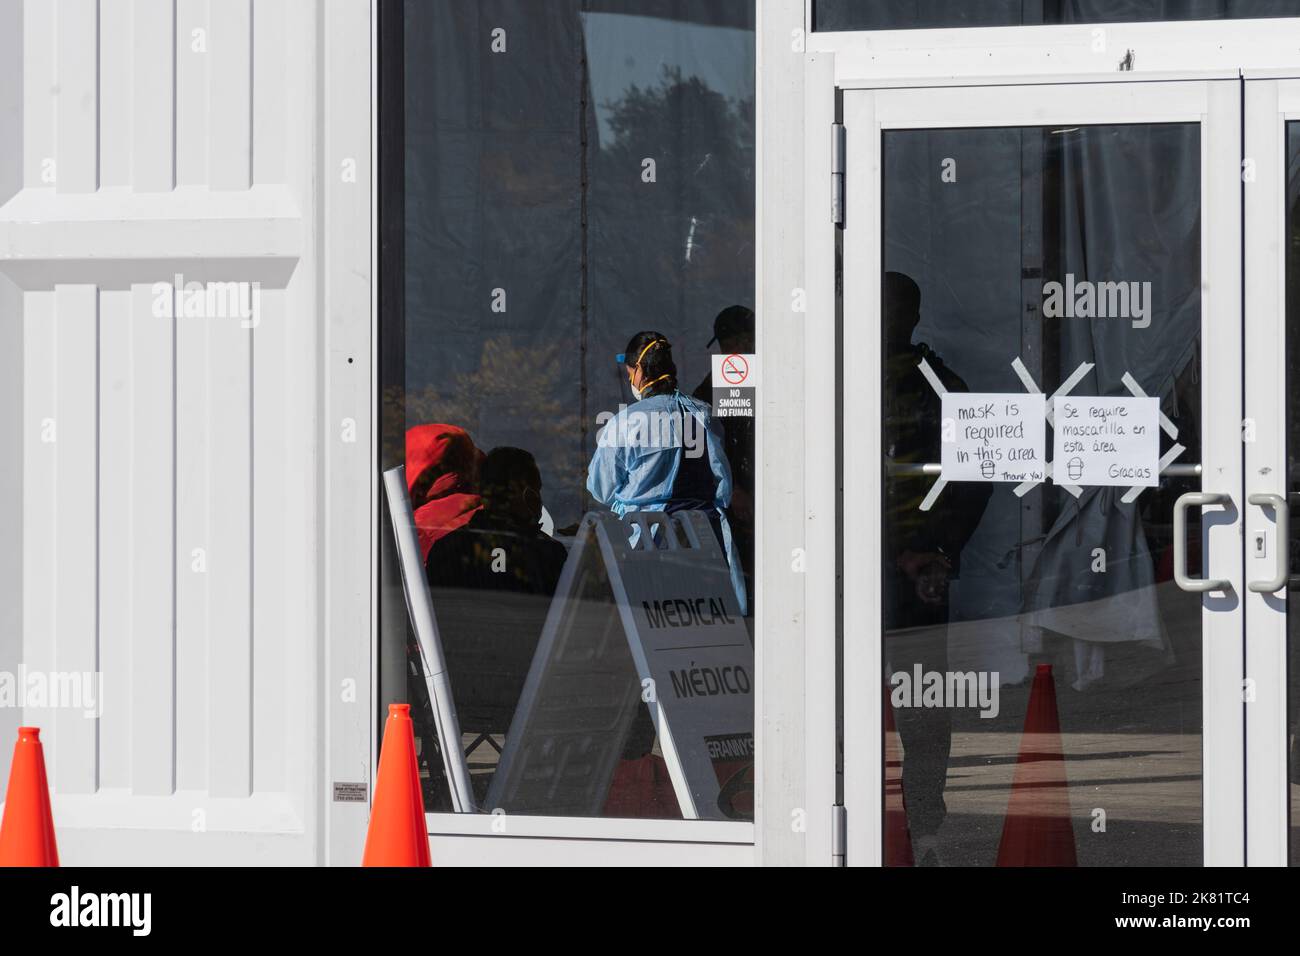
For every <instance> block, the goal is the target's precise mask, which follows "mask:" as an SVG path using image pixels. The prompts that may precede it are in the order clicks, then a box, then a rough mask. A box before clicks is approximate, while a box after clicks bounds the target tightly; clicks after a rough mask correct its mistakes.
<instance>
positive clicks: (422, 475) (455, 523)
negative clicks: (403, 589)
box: [406, 425, 484, 558]
mask: <svg viewBox="0 0 1300 956" xmlns="http://www.w3.org/2000/svg"><path fill="white" fill-rule="evenodd" d="M483 458H484V455H483V453H482V452H481V451H479V450H478V448H477V447H475V445H474V441H473V440H472V439H471V438H470V437H469V433H468V432H466V431H465V430H464V429H463V428H457V427H456V426H455V425H416V426H415V427H414V428H410V429H407V432H406V489H407V491H409V492H410V494H411V508H412V510H414V512H415V527H416V530H417V531H418V532H419V535H420V550H421V552H422V553H423V557H425V558H427V557H428V556H429V549H430V548H431V547H433V543H434V542H435V541H437V540H438V539H439V538H441V537H443V536H444V535H447V534H450V533H451V532H452V531H455V530H456V529H457V528H459V527H461V526H462V525H463V524H465V523H466V522H467V521H469V519H470V518H471V517H473V515H474V512H476V511H478V509H479V508H480V507H482V504H483V502H482V500H481V499H480V498H479V496H478V472H479V466H480V465H481V464H482V462H483Z"/></svg>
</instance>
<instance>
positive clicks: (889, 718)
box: [884, 684, 916, 866]
mask: <svg viewBox="0 0 1300 956" xmlns="http://www.w3.org/2000/svg"><path fill="white" fill-rule="evenodd" d="M884 704H885V707H884V711H885V716H884V726H885V852H884V858H885V866H916V860H915V859H914V858H913V856H912V831H911V830H910V829H909V828H908V826H907V799H906V798H905V797H904V795H903V747H902V741H900V740H899V737H898V729H897V728H896V727H895V726H894V706H893V704H891V703H890V701H889V684H885V700H884Z"/></svg>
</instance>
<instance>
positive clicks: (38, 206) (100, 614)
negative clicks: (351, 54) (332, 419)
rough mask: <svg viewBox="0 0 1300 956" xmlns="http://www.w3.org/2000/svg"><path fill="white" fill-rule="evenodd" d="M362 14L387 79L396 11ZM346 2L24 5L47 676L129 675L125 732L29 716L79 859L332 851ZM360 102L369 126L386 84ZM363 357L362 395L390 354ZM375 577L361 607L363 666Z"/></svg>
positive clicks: (364, 525)
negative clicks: (328, 212) (328, 95)
mask: <svg viewBox="0 0 1300 956" xmlns="http://www.w3.org/2000/svg"><path fill="white" fill-rule="evenodd" d="M338 7H339V8H348V10H349V11H350V12H349V17H350V20H349V22H350V24H351V26H350V29H353V30H356V29H360V31H361V33H360V40H361V44H360V47H361V49H360V51H359V52H360V53H361V55H362V56H363V60H362V62H360V63H358V64H356V65H357V66H358V68H359V69H360V70H361V71H362V72H363V73H365V74H366V75H368V70H369V66H368V62H366V60H365V56H364V45H365V39H366V37H368V32H369V31H368V17H369V4H368V2H365V0H346V2H344V0H340V3H339V4H338ZM321 9H322V6H321V5H320V4H318V3H315V2H312V0H257V2H256V3H254V2H251V0H220V2H219V3H217V2H212V3H209V2H207V0H27V2H25V3H22V5H21V7H20V6H19V4H18V3H17V2H16V0H0V33H4V32H5V31H9V30H12V32H13V35H14V36H20V37H21V54H22V55H21V57H20V58H19V59H20V61H21V62H18V63H14V64H12V65H10V66H8V67H7V68H9V69H11V71H12V72H13V73H14V74H15V76H21V78H22V82H21V93H20V107H21V108H20V109H17V110H11V111H10V115H11V116H12V119H13V124H14V128H15V129H21V136H18V135H13V136H12V140H13V141H19V140H20V141H21V143H22V176H21V181H19V179H18V177H17V175H15V176H14V177H13V182H12V183H8V182H0V283H3V286H4V289H3V290H0V291H4V293H5V294H4V295H0V305H3V304H5V303H11V304H12V305H11V306H10V309H9V311H10V312H12V313H20V315H19V314H15V315H13V319H14V320H15V321H16V322H18V323H19V324H18V325H17V326H16V327H15V329H14V330H13V334H11V335H10V334H6V335H5V336H4V337H3V338H2V339H0V341H3V342H13V343H15V344H21V349H22V351H21V369H22V374H21V384H20V386H19V385H16V386H15V387H20V388H21V397H22V401H21V421H20V422H18V419H17V417H16V418H15V421H16V422H18V424H20V426H21V446H22V473H21V483H19V481H17V480H15V481H14V482H13V483H12V485H13V487H14V488H15V489H17V488H19V487H20V488H21V492H20V493H21V516H22V522H21V535H22V538H21V591H22V595H21V601H17V600H16V601H15V602H14V604H15V605H17V606H20V607H21V622H22V625H21V626H22V641H21V660H22V663H23V664H24V665H25V666H27V667H28V668H29V669H34V670H44V671H48V672H54V671H58V670H65V671H74V670H75V671H91V672H94V671H96V670H98V672H99V673H100V674H101V675H102V679H103V682H104V705H103V708H104V709H103V713H102V714H101V715H100V717H99V718H98V719H87V718H86V717H85V716H84V715H83V714H82V713H81V711H80V710H78V711H76V712H73V711H71V710H68V709H66V708H62V709H45V710H42V709H39V708H28V709H26V710H24V712H23V713H22V717H23V719H24V720H26V721H30V722H32V723H35V724H37V725H39V726H41V727H42V731H43V732H42V737H43V739H44V740H45V742H46V753H47V760H48V762H49V766H50V770H51V780H52V784H53V790H54V807H55V817H56V824H57V825H58V829H59V840H60V849H61V851H62V856H63V858H64V860H65V861H66V862H68V863H71V864H76V863H123V862H142V863H148V862H164V861H171V862H175V861H178V860H179V861H184V862H192V863H201V862H259V861H260V862H282V863H293V862H311V861H314V860H317V859H319V858H320V857H321V856H322V855H323V850H322V849H320V847H319V846H318V837H319V835H320V833H321V832H322V831H321V830H320V828H319V824H318V822H317V821H318V820H319V817H320V814H321V812H322V806H321V800H322V797H323V794H324V787H323V786H322V785H321V782H320V779H323V777H324V772H323V770H322V751H323V748H324V743H323V742H322V739H321V738H322V734H323V733H324V730H323V728H322V720H323V718H322V714H321V697H320V696H319V691H318V684H319V681H320V676H321V675H322V673H324V667H325V662H324V649H323V641H322V640H321V638H320V634H321V630H322V628H321V620H320V614H321V611H320V605H319V601H320V592H319V587H318V581H319V579H320V576H321V575H322V574H323V571H322V561H323V558H322V549H323V547H324V546H325V545H324V542H325V541H326V537H327V536H326V534H325V533H324V532H323V531H322V530H321V528H320V517H321V509H320V501H319V498H318V489H319V487H320V486H321V482H322V478H321V476H320V474H319V469H320V468H321V467H322V466H323V462H324V461H325V457H324V456H323V455H322V453H321V449H320V444H321V425H320V420H321V416H320V414H319V413H318V404H319V402H320V401H321V398H322V386H321V369H320V356H321V352H322V348H321V346H320V333H319V331H318V325H319V323H320V321H321V320H320V318H319V316H320V314H321V311H322V309H321V295H322V286H319V285H318V280H317V276H318V272H317V268H316V263H315V250H316V248H317V243H316V242H315V240H314V238H313V237H314V235H315V231H316V229H317V227H318V222H317V215H316V209H317V201H316V198H315V197H316V194H317V189H318V185H317V175H316V166H317V163H318V161H319V149H318V138H317V137H318V136H320V135H321V127H320V125H319V122H318V119H317V111H318V102H319V100H318V95H319V94H318V89H317V85H318V82H319V77H318V73H317V60H318V51H317V47H316V38H317V37H318V35H319V34H318V29H317V18H318V16H320V15H321V12H320V11H321ZM196 31H197V32H196ZM17 45H18V44H15V46H17ZM355 101H356V105H360V104H364V105H365V107H366V110H367V112H368V87H366V86H365V85H364V84H363V88H362V89H361V90H360V91H359V95H358V96H357V97H356V98H355ZM4 106H5V103H4V101H3V98H0V132H3V131H5V130H7V129H9V127H6V126H4V122H5V119H4V117H5V114H4V112H3V107H4ZM349 121H350V122H353V123H356V122H358V117H357V116H356V115H355V114H354V115H353V116H352V117H350V120H349ZM359 122H360V125H359V126H357V127H355V129H356V131H357V133H358V135H356V136H354V139H355V140H356V143H355V145H354V146H353V150H354V151H355V152H357V154H358V155H360V156H362V157H363V158H364V153H365V150H366V146H365V137H366V133H367V129H368V116H367V115H365V114H362V115H361V116H360V118H359ZM46 160H49V161H50V163H47V162H46ZM331 162H335V161H334V160H331ZM335 165H337V163H336V162H335ZM14 171H15V174H16V172H17V169H16V167H15V170H14ZM51 171H53V172H54V173H56V174H57V178H55V177H53V176H51V175H49V173H50V172H51ZM254 183H256V185H254ZM352 188H353V189H354V191H355V192H356V193H357V197H358V201H359V205H355V206H349V207H348V209H349V212H350V213H351V214H353V216H354V219H355V221H357V222H360V223H361V224H362V226H361V228H360V229H359V230H358V228H357V227H356V225H355V224H353V225H351V226H349V227H348V228H347V231H348V233H349V234H350V235H354V236H357V237H358V238H359V240H360V242H359V243H358V244H357V247H356V248H357V251H358V252H361V253H364V258H363V259H362V260H361V261H360V262H359V263H355V264H348V266H347V269H348V272H349V275H350V276H351V277H352V280H351V281H352V282H354V283H355V284H356V290H357V296H356V297H355V299H356V301H355V302H352V303H351V304H350V305H349V307H348V308H349V313H348V314H349V316H350V321H352V322H353V323H356V327H357V328H358V329H359V330H360V333H359V334H358V336H357V341H358V343H368V336H369V327H370V326H369V315H368V311H367V310H368V301H369V279H368V275H369V243H368V230H367V229H366V228H365V224H368V222H369V186H368V180H364V181H362V182H361V183H358V184H355V185H354V186H353V187H352ZM340 222H341V223H344V225H347V224H348V223H353V222H354V220H344V219H342V218H341V219H340ZM177 277H179V280H177ZM175 281H179V282H180V284H181V285H182V286H183V287H184V286H186V285H189V284H193V283H199V284H200V285H199V286H198V289H199V291H200V293H201V294H200V296H199V297H198V299H196V300H194V302H195V303H196V307H195V308H193V309H187V308H186V305H187V304H188V301H187V299H186V298H185V296H182V297H181V302H180V304H181V309H180V311H179V312H178V313H176V314H175V315H174V316H173V315H172V314H170V312H169V311H168V310H167V309H166V308H162V309H161V310H160V308H159V304H160V302H161V303H162V305H163V306H166V305H168V304H171V303H169V302H168V300H169V298H170V295H168V294H164V295H163V296H162V297H161V299H160V296H159V286H160V284H161V288H162V289H164V290H166V289H167V288H168V287H170V286H171V285H172V284H173V283H174V282H175ZM225 283H249V284H253V283H256V284H257V289H258V293H259V296H260V298H259V303H260V310H259V312H258V313H257V314H256V315H255V316H247V315H244V314H242V313H240V312H239V311H237V310H236V311H233V312H232V311H231V310H230V309H231V307H232V306H236V305H239V304H240V303H241V301H251V298H252V297H251V294H250V295H249V297H248V299H246V300H241V299H240V298H239V297H238V296H237V297H236V298H235V299H234V300H233V301H231V300H229V299H225V300H223V299H221V298H220V297H218V296H209V295H207V294H206V293H207V291H208V289H207V287H206V286H205V285H204V284H225ZM192 288H193V286H191V289H192ZM252 288H253V287H252V285H249V286H248V287H247V289H248V291H249V293H251V291H252ZM235 291H236V292H237V293H239V292H242V291H243V289H242V288H240V287H238V286H237V287H235ZM223 303H224V307H225V311H223V308H222V306H223ZM358 305H359V309H358V308H357V306H358ZM214 307H215V309H214ZM9 319H10V315H8V314H6V315H3V316H0V321H9ZM246 326H247V327H246ZM355 355H356V358H357V372H358V373H362V370H363V369H368V368H369V361H368V351H366V349H365V347H363V348H362V349H361V350H359V351H355ZM358 384H361V382H360V381H359V382H358ZM354 395H355V397H354V398H353V399H352V400H351V404H352V405H354V406H355V409H354V414H355V415H356V417H357V419H358V420H359V421H360V422H362V423H364V422H366V421H367V420H368V416H369V406H368V397H367V394H366V392H365V391H364V389H363V390H361V391H357V392H355V393H354ZM10 431H13V432H14V435H13V439H14V440H15V441H17V440H18V432H17V430H16V429H11V430H10ZM5 434H7V433H6V432H5V431H4V430H3V429H0V438H3V437H4V435H5ZM361 440H362V441H364V442H368V441H369V438H368V432H366V431H365V430H364V428H363V431H362V436H361ZM364 447H368V446H363V449H361V450H359V451H357V452H356V453H354V455H353V459H354V460H353V463H354V465H355V470H356V472H357V476H359V477H360V479H361V480H360V483H358V482H357V481H356V480H355V478H354V479H353V480H352V483H351V484H350V485H349V487H351V488H353V489H357V488H359V489H361V497H360V498H359V499H358V500H356V501H355V502H351V503H350V504H348V503H344V504H348V506H349V507H350V509H351V510H353V511H354V512H355V513H357V514H358V515H359V516H361V522H360V525H359V529H361V536H362V538H363V540H364V538H365V536H366V535H367V534H368V519H367V518H365V515H367V514H368V509H369V508H370V504H371V501H370V498H369V492H368V474H369V470H370V466H369V460H368V458H367V452H366V451H365V450H364ZM9 487H10V485H8V484H6V485H4V486H3V488H5V489H7V488H9ZM0 490H2V489H0ZM15 493H19V492H17V491H15ZM4 515H5V513H4V512H0V517H4ZM6 526H7V525H6ZM352 550H353V551H356V550H357V549H356V547H355V546H354V547H353V549H352ZM365 550H366V549H365V548H364V547H363V548H362V552H363V555H364V551H365ZM367 568H368V564H367V563H366V561H365V560H363V561H362V562H361V563H360V564H358V565H356V569H357V573H356V574H355V575H354V577H355V580H354V581H352V582H351V584H350V589H351V590H350V595H349V596H350V599H352V601H353V604H354V605H357V606H359V607H361V608H362V610H361V612H360V614H359V615H358V616H356V617H354V618H353V620H355V621H356V623H357V625H358V626H357V627H356V628H354V629H351V630H350V631H349V636H348V638H347V639H348V640H350V641H351V642H353V643H354V644H356V645H357V647H358V648H360V653H359V654H358V655H357V660H358V661H364V660H366V658H367V655H368V647H369V643H368V642H369V631H368V627H367V621H366V614H367V613H368V611H367V610H366V609H368V607H369V597H368V595H369V587H370V582H369V576H368V571H367ZM353 613H354V614H355V612H353ZM2 652H3V648H0V663H5V662H7V661H8V660H9V658H8V657H5V656H3V653H2ZM14 656H18V655H17V653H16V649H15V654H14ZM353 669H354V670H355V668H353ZM356 677H357V679H358V681H359V684H360V686H361V687H362V688H363V689H364V687H365V686H367V684H368V680H367V675H366V674H365V672H364V668H362V669H361V670H357V673H356ZM367 706H368V705H366V704H365V703H364V702H363V703H362V704H360V705H359V709H360V710H362V711H364V710H365V709H366V707H367ZM5 727H6V725H0V731H3V730H5ZM362 737H364V735H362ZM8 746H10V742H9V740H8V737H7V736H6V738H5V739H3V740H0V748H6V747H8ZM357 751H358V753H357V756H356V757H355V758H353V763H354V765H355V769H350V770H349V772H348V774H346V775H345V776H346V777H347V778H348V779H367V778H368V776H369V770H368V766H367V762H368V760H369V748H368V742H366V741H364V740H362V741H361V743H360V745H359V746H358V747H357ZM0 752H5V751H3V750H0ZM362 811H363V812H362V814H361V815H360V817H356V816H355V815H353V816H352V817H349V818H348V821H349V822H348V825H349V826H350V827H352V828H353V829H355V828H356V827H357V826H358V825H360V826H364V807H363V808H362ZM124 833H126V834H132V833H133V834H136V836H135V837H134V838H130V837H124V836H123V834H124ZM129 847H138V848H140V851H141V852H140V854H139V855H137V854H134V853H130V854H129V855H128V857H127V858H124V852H125V850H126V848H129ZM343 862H350V861H343Z"/></svg>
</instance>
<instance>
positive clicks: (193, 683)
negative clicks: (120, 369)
mask: <svg viewBox="0 0 1300 956" xmlns="http://www.w3.org/2000/svg"><path fill="white" fill-rule="evenodd" d="M209 332H210V324H209V323H207V322H186V321H184V320H183V319H182V320H179V321H177V322H176V635H177V642H176V699H177V702H178V705H179V709H178V711H177V719H176V763H177V767H176V780H177V785H178V786H179V787H180V788H181V789H187V790H205V789H206V788H207V783H208V727H209V725H210V722H209V719H208V709H209V708H208V648H209V646H211V642H212V635H213V630H212V627H211V624H210V620H209V608H210V607H211V606H212V597H211V588H210V587H209V582H210V580H211V577H210V575H209V574H208V551H209V549H210V543H209V542H210V538H211V533H210V532H211V527H212V522H211V516H210V513H209V508H208V502H209V500H210V498H211V489H212V480H211V474H212V467H211V459H212V450H211V448H212V442H211V437H210V430H209V428H208V421H209V417H210V412H209V408H210V406H211V404H212V398H211V386H210V378H211V376H210V368H209V363H208V351H209V348H208V338H209Z"/></svg>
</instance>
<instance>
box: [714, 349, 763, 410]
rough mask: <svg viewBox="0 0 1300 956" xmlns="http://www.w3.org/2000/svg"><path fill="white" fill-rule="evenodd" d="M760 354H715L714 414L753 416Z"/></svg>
mask: <svg viewBox="0 0 1300 956" xmlns="http://www.w3.org/2000/svg"><path fill="white" fill-rule="evenodd" d="M757 359H758V357H757V356H755V355H753V354H748V355H741V354H735V355H715V356H713V416H714V417H715V418H753V417H754V401H755V399H756V398H757V396H758V360H757Z"/></svg>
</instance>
